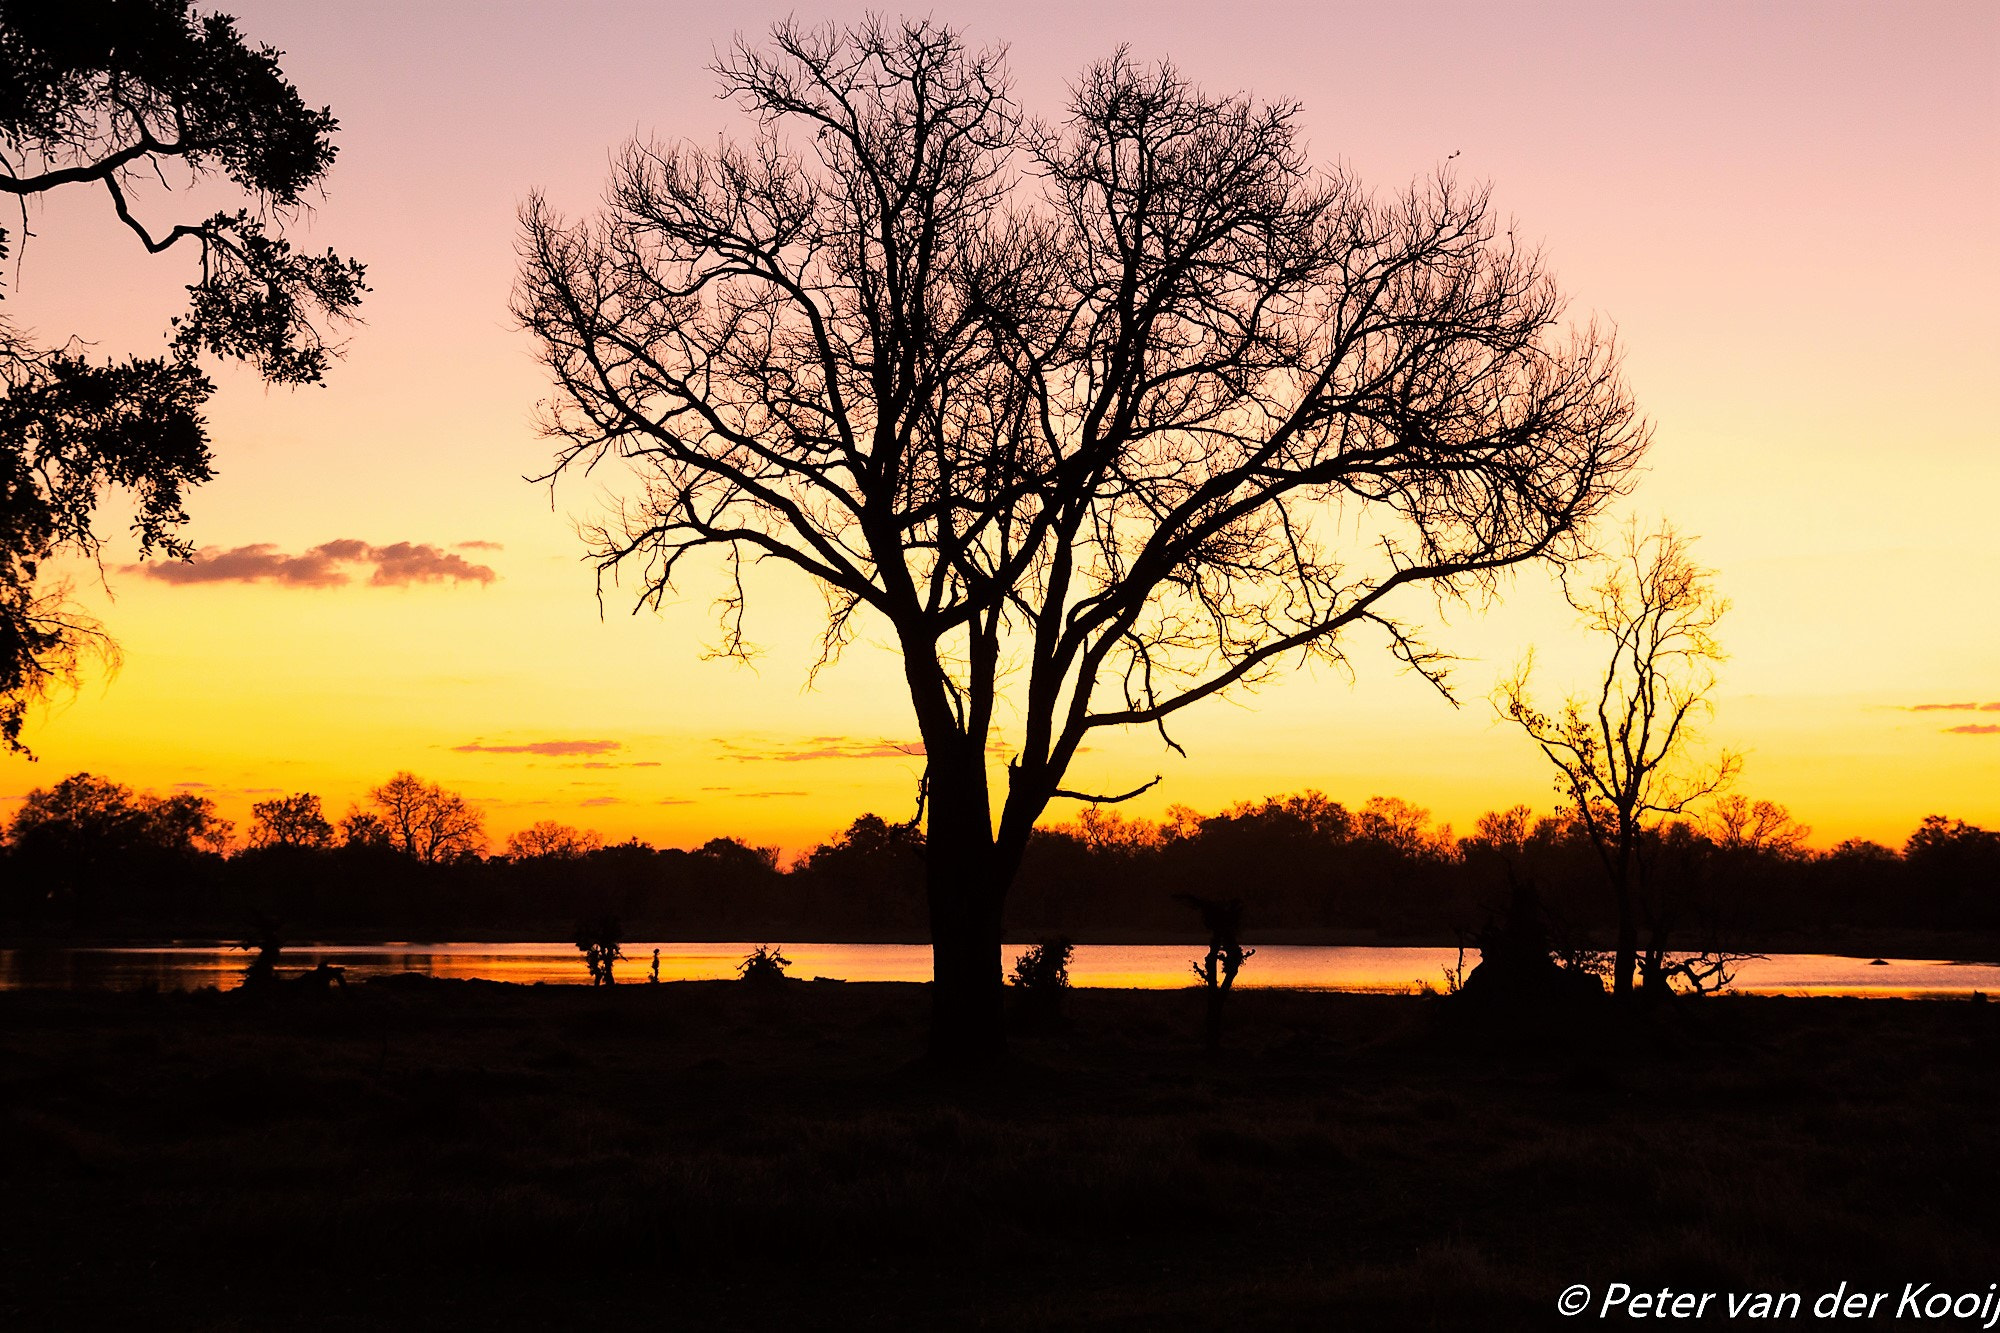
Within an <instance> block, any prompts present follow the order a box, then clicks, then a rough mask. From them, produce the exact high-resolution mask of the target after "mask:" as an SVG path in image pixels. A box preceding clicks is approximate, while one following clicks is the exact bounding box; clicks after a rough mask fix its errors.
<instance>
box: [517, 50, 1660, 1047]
mask: <svg viewBox="0 0 2000 1333" xmlns="http://www.w3.org/2000/svg"><path fill="white" fill-rule="evenodd" d="M716 73H717V75H718V77H719V78H720V80H721V85H722V89H723V91H724V93H725V94H726V95H728V96H730V97H732V98H734V99H735V100H736V101H737V102H738V104H739V105H741V106H742V107H743V108H744V109H746V110H747V111H748V112H749V113H750V114H751V115H752V117H754V119H755V121H756V127H757V128H756V131H755V133H754V135H753V137H752V138H751V139H750V140H749V141H748V142H747V143H742V144H735V143H724V144H722V145H721V146H719V147H715V148H704V147H698V146H695V145H693V144H689V143H665V142H646V143H634V144H633V145H631V146H630V147H628V148H627V149H626V150H625V151H624V152H623V154H622V155H620V157H619V158H618V160H617V162H616V165H615V167H614V169H613V173H612V180H611V185H610V187H609V190H608V192H607V203H606V207H605V209H604V210H603V212H601V213H600V214H598V215H596V216H594V217H590V218H586V219H583V220H581V221H575V222H572V221H569V220H566V219H565V218H563V217H561V216H560V215H558V214H557V212H556V211H555V210H554V209H553V208H552V207H551V206H550V205H549V204H548V203H547V202H546V201H545V200H543V199H542V198H540V197H539V196H537V197H535V198H533V199H531V200H530V201H529V203H528V204H527V206H526V208H525V209H524V211H523V219H522V220H523V241H522V251H523V266H522V276H521V281H520V284H519V287H518V291H517V296H516V301H515V309H516V313H517V316H518V318H519V320H520V321H521V323H522V324H523V325H524V326H525V327H526V328H527V329H528V330H530V331H531V332H532V333H533V335H534V336H535V338H536V339H537V340H538V342H539V343H540V345H541V350H542V356H543V359H544V361H545V363H546V365H547V366H548V369H549V372H550V374H551V375H552V377H553V379H554V382H555V386H556V395H555V398H554V400H553V401H552V403H551V404H550V405H549V408H548V415H547V427H548V430H549V432H550V433H551V435H552V436H553V437H554V438H555V439H556V441H557V442H558V453H557V455H556V462H555V466H554V470H553V472H552V473H551V474H550V476H551V478H553V477H555V476H557V475H560V474H563V473H565V472H575V473H582V472H584V471H587V470H592V469H596V468H598V467H599V466H600V465H602V464H604V463H606V462H607V461H610V460H619V461H622V462H623V463H624V464H626V465H628V466H629V467H630V468H631V469H632V471H633V472H634V473H635V474H636V480H637V486H636V488H635V492H634V493H633V494H632V496H631V497H630V498H628V500H627V501H626V502H625V503H624V504H623V505H622V506H621V507H620V508H618V509H617V510H616V511H615V512H614V513H613V515H612V516H611V517H610V518H609V519H608V520H607V521H606V522H604V523H603V524H602V525H601V526H599V527H598V528H597V529H595V531H594V532H593V533H592V540H593V548H594V550H595V552H596V555H597V558H598V560H599V568H600V571H601V573H602V574H603V575H604V576H607V577H611V576H617V575H621V574H636V576H637V577H638V579H639V583H640V597H641V600H642V602H649V603H657V602H658V601H660V600H661V599H662V598H664V597H665V596H666V595H667V594H668V593H669V592H670V591H671V590H672V588H673V581H674V578H675V575H676V573H677V571H678V570H679V568H680V565H681V562H682V560H683V559H684V558H685V557H686V556H688V555H689V554H690V553H693V552H697V551H703V550H716V551H719V552H720V553H722V554H723V555H724V556H725V558H726V559H727V560H728V561H730V562H732V564H733V565H734V566H735V567H736V568H738V569H740V563H741V561H743V560H744V559H746V558H747V559H750V560H752V561H766V560H768V561H774V562H778V563H781V564H785V565H789V566H791V567H792V568H794V569H797V570H799V571H802V572H804V573H806V574H808V575H810V576H811V577H812V578H814V579H815V580H817V581H818V583H819V584H820V586H821V587H822V589H823V590H824V591H825V594H826V597H827V602H828V608H829V615H828V620H827V626H826V630H825V637H824V650H825V659H826V660H830V659H831V658H832V657H834V656H835V655H836V654H837V653H838V652H839V651H840V649H841V647H842V646H843V645H844V644H845V643H847V642H848V641H849V639H850V638H851V637H852V635H853V634H854V633H855V632H856V624H855V620H854V618H855V616H856V615H857V614H863V613H866V614H870V615H875V616H879V617H880V618H881V620H882V621H883V622H884V623H886V624H887V625H888V627H889V628H890V630H891V632H892V633H893V635H894V637H895V642H896V644H897V646H898V648H899V649H900V651H901V654H902V657H903V663H904V673H905V677H906V680H907V683H908V686H909V690H910V697H911V702H912V705H913V708H914V711H915V714H916V720H917V723H918V727H919V730H920V732H921V735H922V740H923V745H924V753H925V758H926V783H927V795H928V800H929V806H928V829H927V842H926V846H927V853H926V854H927V857H928V862H927V864H928V866H929V873H930V876H931V888H930V900H931V903H932V910H933V915H934V917H935V918H936V919H935V921H934V931H936V932H937V933H939V934H940V936H949V937H951V938H952V939H954V940H957V941H958V943H956V944H954V945H952V946H950V948H951V952H952V955H953V956H955V957H961V958H962V959H963V960H965V963H966V966H968V967H976V968H977V976H976V977H971V978H968V979H966V980H965V981H964V983H963V984H962V985H961V984H957V983H954V982H953V981H952V978H951V977H950V976H949V975H947V974H948V973H950V972H951V971H952V969H951V968H950V967H949V966H948V965H947V963H946V957H947V955H946V952H945V950H946V946H945V945H944V943H943V942H942V940H941V941H940V946H939V947H940V953H939V965H940V973H939V983H940V989H939V991H938V992H937V993H938V994H939V995H940V997H947V996H950V995H954V994H961V995H966V996H970V995H972V994H973V993H975V992H976V993H978V995H979V996H980V997H981V998H979V999H978V1000H977V1001H976V1004H977V1007H978V1008H979V1010H980V1013H981V1014H982V1015H983V1018H982V1019H981V1021H983V1022H985V1023H987V1025H988V1026H989V1028H990V1027H991V1026H992V1024H993V1023H994V1022H995V1021H997V1014H998V1004H999V996H1000V977H999V973H998V968H997V962H996V961H994V959H997V950H996V949H991V948H989V947H988V946H989V944H997V939H998V930H999V903H1000V901H1001V899H1002V898H1004V895H1005V890H1006V885H1007V883H1008V881H1009V880H1010V878H1011V876H1012V874H1013V871H1014V869H1015V868H1016V867H1017V866H1018V864H1019V860H1020V856H1021V854H1022V852H1023V850H1024V849H1025V847H1026V845H1027V840H1028V837H1029V834H1030V832H1031V830H1032V828H1033V826H1034V823H1035V821H1036V819H1037V818H1038V817H1039V816H1040V815H1041V813H1042V812H1043V810H1044V809H1046V808H1047V806H1048V804H1049V803H1050V802H1051V801H1052V800H1055V799H1057V798H1061V797H1071V796H1087V795H1088V794H1087V793H1083V792H1079V791H1075V790H1073V789H1071V788H1070V787H1068V786H1066V785H1065V776H1066V774H1067V772H1068V770H1069V768H1070V765H1071V762H1072V761H1073V760H1074V758H1075V757H1076V755H1077V754H1078V753H1079V752H1080V751H1081V750H1082V749H1083V747H1084V746H1085V744H1086V740H1087V738H1088V737H1090V736H1091V735H1092V734H1093V733H1095V732H1097V731H1099V730H1100V729H1104V728H1115V727H1124V726H1130V725H1143V726H1154V727H1159V728H1161V731H1162V736H1163V737H1165V730H1164V728H1165V725H1166V723H1167V721H1168V720H1169V719H1170V718H1171V717H1172V715H1173V714H1175V713H1176V712H1177V711H1179V710H1180V709H1182V708H1184V707H1187V706H1189V705H1191V704H1194V703H1196V702H1198V701H1200V700H1202V699H1205V698H1209V697H1212V696H1215V695H1218V694H1221V693H1223V692H1224V691H1227V690H1230V689H1233V688H1237V687H1242V686H1248V685H1252V684H1255V683H1256V682H1257V681H1259V680H1261V679H1264V678H1267V677H1268V676H1269V675H1270V674H1271V673H1272V672H1274V671H1276V670H1277V669H1279V668H1280V666H1281V665H1283V664H1285V663H1288V662H1296V661H1298V660H1300V659H1301V658H1318V659H1320V660H1322V661H1328V662H1333V663H1342V662H1344V661H1345V660H1346V654H1347V652H1348V651H1349V644H1350V639H1349V637H1348V634H1347V631H1350V630H1357V629H1363V628H1372V629H1374V630H1375V631H1377V632H1379V633H1380V634H1381V635H1383V636H1385V637H1386V641H1387V643H1388V644H1389V646H1390V648H1391V650H1392V651H1393V652H1395V653H1396V654H1397V655H1398V656H1400V657H1401V659H1402V660H1403V661H1405V662H1406V663H1408V664H1409V665H1411V666H1412V667H1414V668H1416V669H1418V670H1420V671H1422V672H1424V673H1426V674H1427V675H1430V676H1431V677H1432V678H1433V679H1435V680H1438V681H1440V682H1442V675H1441V671H1440V662H1439V659H1438V657H1437V655H1436V654H1434V653H1433V652H1432V651H1431V650H1430V649H1429V648H1427V647H1426V646H1425V645H1424V644H1423V643H1422V642H1421V640H1420V639H1419V637H1418V635H1417V633H1416V632H1415V630H1414V629H1413V628H1412V626H1411V624H1409V623H1408V622H1406V620H1405V619H1403V618H1401V617H1402V616H1403V615H1404V614H1405V612H1403V611H1400V610H1398V607H1399V605H1400V604H1403V603H1406V602H1407V600H1408V599H1407V597H1399V593H1402V592H1403V590H1405V589H1415V588H1428V589H1429V590H1430V591H1431V592H1432V593H1434V594H1437V595H1441V596H1461V597H1470V596H1477V595H1478V594H1480V593H1482V592H1485V591H1490V590H1491V588H1492V587H1493V579H1494V576H1495V574H1496V572H1497V571H1499V570H1502V569H1504V568H1506V567H1507V566H1510V565H1514V564H1518V563H1520V562H1522V561H1528V560H1534V559H1545V560H1553V561H1562V560H1566V559H1569V558H1572V557H1573V556H1575V555H1576V554H1578V553H1579V551H1580V550H1581V546H1582V543H1581V538H1582V535H1583V533H1584V530H1585V528H1586V526H1587V524H1588V523H1589V521H1590V520H1591V518H1592V517H1593V516H1595V515H1596V514H1597V513H1598V512H1599V511H1600V509H1601V508H1602V507H1603V506H1604V505H1605V504H1606V503H1607V501H1608V500H1609V499H1610V498H1611V497H1612V496H1614V495H1615V494H1617V493H1618V492H1619V491H1620V490H1621V489H1622V488H1623V487H1624V485H1625V484H1626V480H1627V478H1628V476H1629V474H1630V470H1631V468H1632V467H1633V465H1634V463H1635V462H1636V461H1637V459H1638V457H1639V455H1640V453H1641V452H1642V450H1643V449H1644V447H1645V444H1646V439H1647V431H1646V427H1645V425H1644V423H1643V422H1642V421H1641V420H1640V418H1639V416H1638V414H1637V413H1636V411H1635V410H1634V407H1633V404H1632V402H1631V400H1630V398H1629V397H1628V395H1627V394H1626V392H1625V389H1624V387H1623V384H1622V382H1621V380H1620V378H1619V374H1618V370H1617V355H1616V352H1615V348H1614V347H1613V344H1612V341H1611V339H1610V338H1609V337H1608V336H1606V335H1604V334H1602V333H1600V332H1599V331H1597V330H1595V329H1592V328H1588V327H1585V328H1577V329H1568V330H1567V331H1566V330H1565V326H1564V324H1563V318H1562V315H1563V299H1562V297H1561V295H1560V294H1559V292H1558V290H1557V288H1556V285H1555V283H1554V282H1553V280H1552V279H1551V278H1550V276H1549V274H1548V273H1547V271H1546V269H1545V266H1544V265H1543V263H1542V262H1541V260H1540V258H1539V256H1538V255H1537V254H1536V253H1535V251H1534V250H1533V248H1532V247H1530V246H1527V245H1525V244H1523V243H1522V242H1521V241H1519V240H1518V239H1517V237H1516V236H1515V234H1514V232H1513V230H1512V229H1511V228H1510V227H1507V226H1505V225H1503V224H1502V222H1501V221H1500V219H1499V218H1498V217H1497V215H1496V214H1495V212H1494V210H1493V208H1492V205H1491V199H1490V195H1489V193H1488V192H1487V190H1486V189H1484V188H1482V187H1473V186H1467V185H1465V184H1463V183H1461V182H1459V181H1457V180H1456V179H1454V178H1453V177H1452V176H1451V175H1450V174H1449V173H1448V172H1440V173H1439V174H1438V175H1437V176H1435V177H1434V178H1433V179H1431V180H1428V181H1425V182H1420V183H1418V184H1416V185H1414V186H1412V187H1410V188H1409V189H1407V190H1404V191H1402V192H1399V193H1397V194H1394V195H1390V196H1386V197H1384V196H1378V195H1375V194H1373V193H1371V192H1369V191H1368V190H1367V189H1365V188H1364V187H1363V186H1362V184H1361V183H1360V182H1359V181H1357V180H1356V179H1355V178H1354V177H1353V176H1352V175H1351V174H1350V173H1348V172H1346V171H1345V170H1342V169H1339V168H1329V169H1324V170H1321V169H1316V168H1314V167H1313V166H1312V165H1310V163H1309V161H1308V158H1307V154H1306V151H1305V148H1304V146H1303V143H1302V141H1301V135H1300V129H1299V108H1298V107H1297V106H1295V105H1293V104H1291V103H1288V102H1276V103H1260V102H1258V101H1256V100H1254V99H1252V98H1250V97H1247V96H1239V95H1228V96H1216V95H1212V94H1208V93H1205V92H1203V91H1202V90H1201V89H1199V88H1198V87H1197V86H1196V85H1195V84H1194V83H1193V82H1191V81H1190V80H1189V79H1188V78H1186V77H1185V76H1183V75H1182V74H1181V73H1180V72H1179V71H1177V70H1175V69H1174V68H1172V67H1171V66H1165V65H1162V66H1152V67H1149V66H1145V65H1142V64H1141V63H1139V62H1138V61H1136V60H1134V59H1133V58H1132V57H1131V56H1130V55H1128V54H1127V53H1125V52H1122V51H1121V52H1118V53H1115V54H1113V55H1112V56H1111V57H1109V58H1107V59H1105V60H1103V61H1101V62H1099V63H1098V64H1096V65H1093V66H1092V67H1090V68H1089V69H1087V70H1086V71H1084V73H1083V75H1082V76H1081V77H1080V78H1079V80H1078V81H1077V83H1076V84H1075V85H1074V88H1073V91H1072V95H1071V98H1070V102H1069V105H1068V107H1067V108H1066V109H1065V111H1064V113H1063V115H1062V116H1061V117H1060V118H1059V119H1056V120H1049V121H1044V120H1039V119H1035V118H1033V117H1031V116H1029V115H1028V114H1027V113H1026V112H1024V111H1023V110H1022V108H1020V107H1019V106H1018V105H1017V103H1016V102H1015V101H1014V99H1013V95H1012V92H1011V88H1010V84H1009V79H1008V75H1007V71H1006V67H1005V62H1004V60H1003V58H1002V54H1001V53H1000V52H998V51H994V50H987V51H972V50H968V49H967V48H966V46H965V45H964V43H963V42H962V40H961V39H960V38H959V36H958V35H957V34H956V33H954V32H952V31H951V30H950V29H948V28H945V27H943V26H940V25H938V24H936V23H933V22H930V21H905V22H901V23H890V22H885V21H876V20H871V21H869V22H866V23H864V24H861V25H859V26H855V27H849V28H837V27H832V26H828V27H821V28H807V27H804V26H801V25H799V24H796V23H793V22H786V23H782V24H780V25H778V27H777V28H776V29H775V30H774V32H773V36H772V40H771V43H770V46H769V47H768V48H759V47H755V46H752V45H750V44H748V43H739V44H738V46H737V47H736V48H735V49H734V50H733V51H732V52H731V53H729V54H728V55H727V56H726V57H725V58H724V59H722V60H721V62H720V63H719V64H718V65H717V66H716ZM597 475H599V476H603V475H605V474H604V473H602V472H599V473H597ZM742 586H743V585H742V583H741V580H740V578H739V579H738V581H737V582H736V585H735V587H736V592H735V593H734V594H732V595H731V596H729V597H728V598H727V599H726V600H725V611H724V639H723V648H724V650H725V651H739V650H740V649H741V647H742V643H743V632H744V627H743V610H744V597H743V595H742ZM996 728H1004V730H1005V745H1006V749H1007V751H1008V753H1009V755H1010V757H1009V759H1008V765H1007V773H1006V782H1005V789H1004V791H1003V792H1002V793H1001V794H1000V798H999V805H1000V808H999V810H998V812H997V813H998V818H997V821H996V818H995V809H994V797H993V793H992V791H991V780H990V777H989V774H988V771H987V755H988V752H989V745H990V743H991V742H992V739H993V735H992V734H993V732H994V730H995V729H996ZM1169 743H1171V742H1170V741H1169ZM1121 785H1122V784H1121ZM1144 785H1151V784H1150V783H1148V784H1144ZM1143 789H1144V787H1143V786H1141V787H1140V788H1138V790H1143ZM1133 794H1136V792H1123V793H1116V795H1117V796H1119V797H1120V798H1122V797H1124V796H1130V795H1133ZM1111 795H1113V793H1104V794H1100V797H1099V798H1098V799H1104V798H1108V797H1110V796H1111ZM975 937H976V938H975ZM989 937H991V938H990V939H989ZM989 954H991V955H992V956H993V957H992V958H988V955H989ZM981 959H983V960H985V961H983V962H975V961H974V960H981ZM941 1002H942V999H941ZM968 1003H973V1002H972V1001H968Z"/></svg>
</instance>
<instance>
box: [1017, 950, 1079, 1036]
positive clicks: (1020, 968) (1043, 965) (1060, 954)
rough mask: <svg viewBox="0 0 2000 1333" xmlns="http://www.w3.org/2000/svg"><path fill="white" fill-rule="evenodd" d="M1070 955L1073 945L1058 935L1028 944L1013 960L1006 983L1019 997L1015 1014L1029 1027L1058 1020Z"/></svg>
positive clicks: (1066, 981)
mask: <svg viewBox="0 0 2000 1333" xmlns="http://www.w3.org/2000/svg"><path fill="white" fill-rule="evenodd" d="M1073 952H1075V946H1074V945H1072V944H1071V943H1070V942H1069V941H1068V940H1067V939H1064V938H1063V937H1062V936H1060V935H1058V936H1055V937H1054V938H1052V939H1045V940H1042V941H1040V942H1039V943H1036V944H1031V945H1029V946H1028V948H1027V949H1026V951H1025V952H1023V953H1022V954H1021V956H1020V957H1018V958H1016V959H1015V960H1014V975H1012V976H1010V977H1008V978H1007V984H1008V985H1009V986H1011V987H1013V988H1014V993H1015V994H1016V995H1017V996H1018V997H1019V1002H1018V1004H1017V1008H1016V1012H1017V1013H1019V1014H1020V1016H1021V1017H1022V1018H1023V1019H1025V1020H1027V1021H1028V1022H1029V1023H1030V1024H1050V1023H1054V1022H1057V1021H1058V1020H1060V1019H1061V1017H1062V999H1063V992H1065V991H1067V990H1068V989H1069V960H1070V955H1071V954H1072V953H1073Z"/></svg>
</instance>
